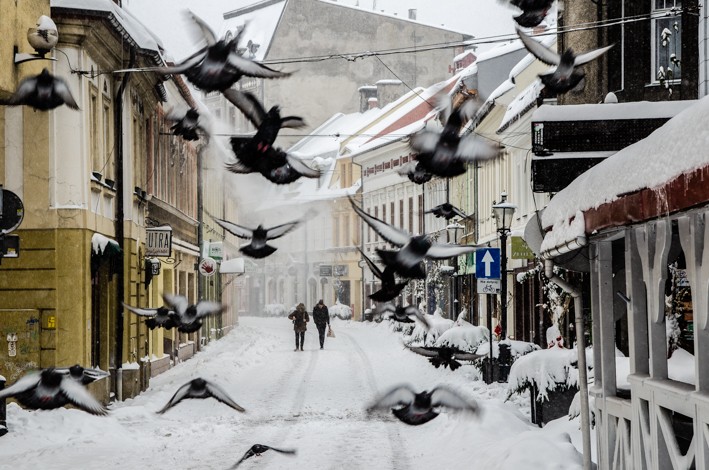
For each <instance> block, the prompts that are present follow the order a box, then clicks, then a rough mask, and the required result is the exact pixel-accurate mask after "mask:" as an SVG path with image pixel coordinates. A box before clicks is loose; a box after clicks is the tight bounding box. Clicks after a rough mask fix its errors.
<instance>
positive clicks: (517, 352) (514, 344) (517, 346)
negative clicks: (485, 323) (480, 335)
mask: <svg viewBox="0 0 709 470" xmlns="http://www.w3.org/2000/svg"><path fill="white" fill-rule="evenodd" d="M485 331H487V328H485ZM485 339H487V335H485ZM505 342H506V343H507V344H509V345H510V355H511V356H512V359H516V358H517V357H519V356H524V355H525V354H529V353H531V352H532V351H538V350H540V349H541V348H540V347H539V346H538V345H536V344H534V343H528V342H527V341H516V340H513V339H506V340H505ZM475 354H482V355H484V356H488V355H489V354H490V343H489V342H488V341H483V342H481V343H480V345H479V346H478V348H477V349H476V350H475ZM492 357H493V358H498V357H500V343H499V342H498V341H493V342H492Z"/></svg>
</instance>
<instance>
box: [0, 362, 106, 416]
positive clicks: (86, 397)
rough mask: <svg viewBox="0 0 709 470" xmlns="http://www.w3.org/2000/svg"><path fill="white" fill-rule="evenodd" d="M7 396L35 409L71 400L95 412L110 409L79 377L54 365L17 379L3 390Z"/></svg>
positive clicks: (54, 405)
mask: <svg viewBox="0 0 709 470" xmlns="http://www.w3.org/2000/svg"><path fill="white" fill-rule="evenodd" d="M7 397H14V398H15V399H16V400H17V401H19V402H20V403H21V404H22V405H24V406H25V407H27V408H30V409H33V410H53V409H55V408H60V407H62V406H64V405H68V404H70V405H73V406H75V407H76V408H79V409H81V410H83V411H86V412H87V413H91V414H93V415H105V414H107V413H108V410H106V408H105V407H104V406H103V405H102V404H101V403H99V401H98V400H96V399H95V398H94V397H93V396H91V394H90V393H89V392H88V391H87V390H86V388H85V387H84V386H83V385H82V384H81V383H80V382H79V381H78V380H75V379H74V378H72V377H71V376H70V374H68V373H64V372H59V371H56V370H55V369H54V368H48V369H43V370H42V371H40V372H31V373H28V374H25V375H24V376H23V377H22V378H21V379H19V380H18V381H17V382H15V383H14V384H12V385H11V386H9V387H8V388H6V389H4V390H2V391H0V400H4V399H5V398H7Z"/></svg>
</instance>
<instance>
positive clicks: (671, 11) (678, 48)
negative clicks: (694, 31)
mask: <svg viewBox="0 0 709 470" xmlns="http://www.w3.org/2000/svg"><path fill="white" fill-rule="evenodd" d="M681 6H682V0H653V8H652V17H653V18H655V19H654V20H653V21H652V48H653V54H652V59H653V60H652V67H653V72H652V81H653V82H659V83H662V84H666V83H667V81H670V80H677V79H679V78H680V77H681V72H682V63H681V60H680V58H681V55H682V19H681V17H680V15H679V8H680V7H681Z"/></svg>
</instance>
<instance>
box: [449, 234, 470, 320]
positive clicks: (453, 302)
mask: <svg viewBox="0 0 709 470" xmlns="http://www.w3.org/2000/svg"><path fill="white" fill-rule="evenodd" d="M446 229H447V230H448V233H451V232H452V233H453V243H454V244H456V245H457V244H458V231H459V230H463V229H465V227H464V226H462V225H460V224H459V223H458V221H457V220H456V221H455V222H453V223H452V224H448V226H447V227H446ZM457 275H458V257H457V256H456V257H454V258H453V273H452V275H451V282H452V289H451V297H452V299H451V309H452V311H451V315H450V318H451V320H454V319H455V318H454V317H457V316H458V308H457V307H458V286H457V279H458V278H457V277H456V276H457Z"/></svg>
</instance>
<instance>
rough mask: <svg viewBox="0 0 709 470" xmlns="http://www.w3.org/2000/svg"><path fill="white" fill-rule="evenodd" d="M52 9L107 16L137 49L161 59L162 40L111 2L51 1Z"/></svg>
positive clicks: (101, 0)
mask: <svg viewBox="0 0 709 470" xmlns="http://www.w3.org/2000/svg"><path fill="white" fill-rule="evenodd" d="M50 7H51V8H52V9H56V8H63V9H67V10H82V11H85V12H86V13H87V14H88V13H90V12H94V13H99V14H101V15H106V16H108V17H109V19H110V20H111V23H113V25H114V26H115V27H116V29H118V30H119V32H121V33H123V36H124V37H125V38H126V39H128V40H132V41H133V42H134V43H135V45H136V47H138V48H139V49H142V50H143V51H152V52H154V53H157V54H158V56H159V57H161V54H162V51H163V49H164V47H163V45H162V42H161V41H160V39H159V38H158V37H157V36H155V35H154V34H153V33H152V32H150V30H149V29H148V28H147V27H145V26H144V25H143V23H141V22H140V21H139V20H138V19H137V18H136V17H135V16H133V15H132V14H131V13H130V12H129V11H127V10H125V9H123V8H121V7H119V6H118V5H116V4H115V3H114V2H112V1H111V0H51V1H50Z"/></svg>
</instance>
